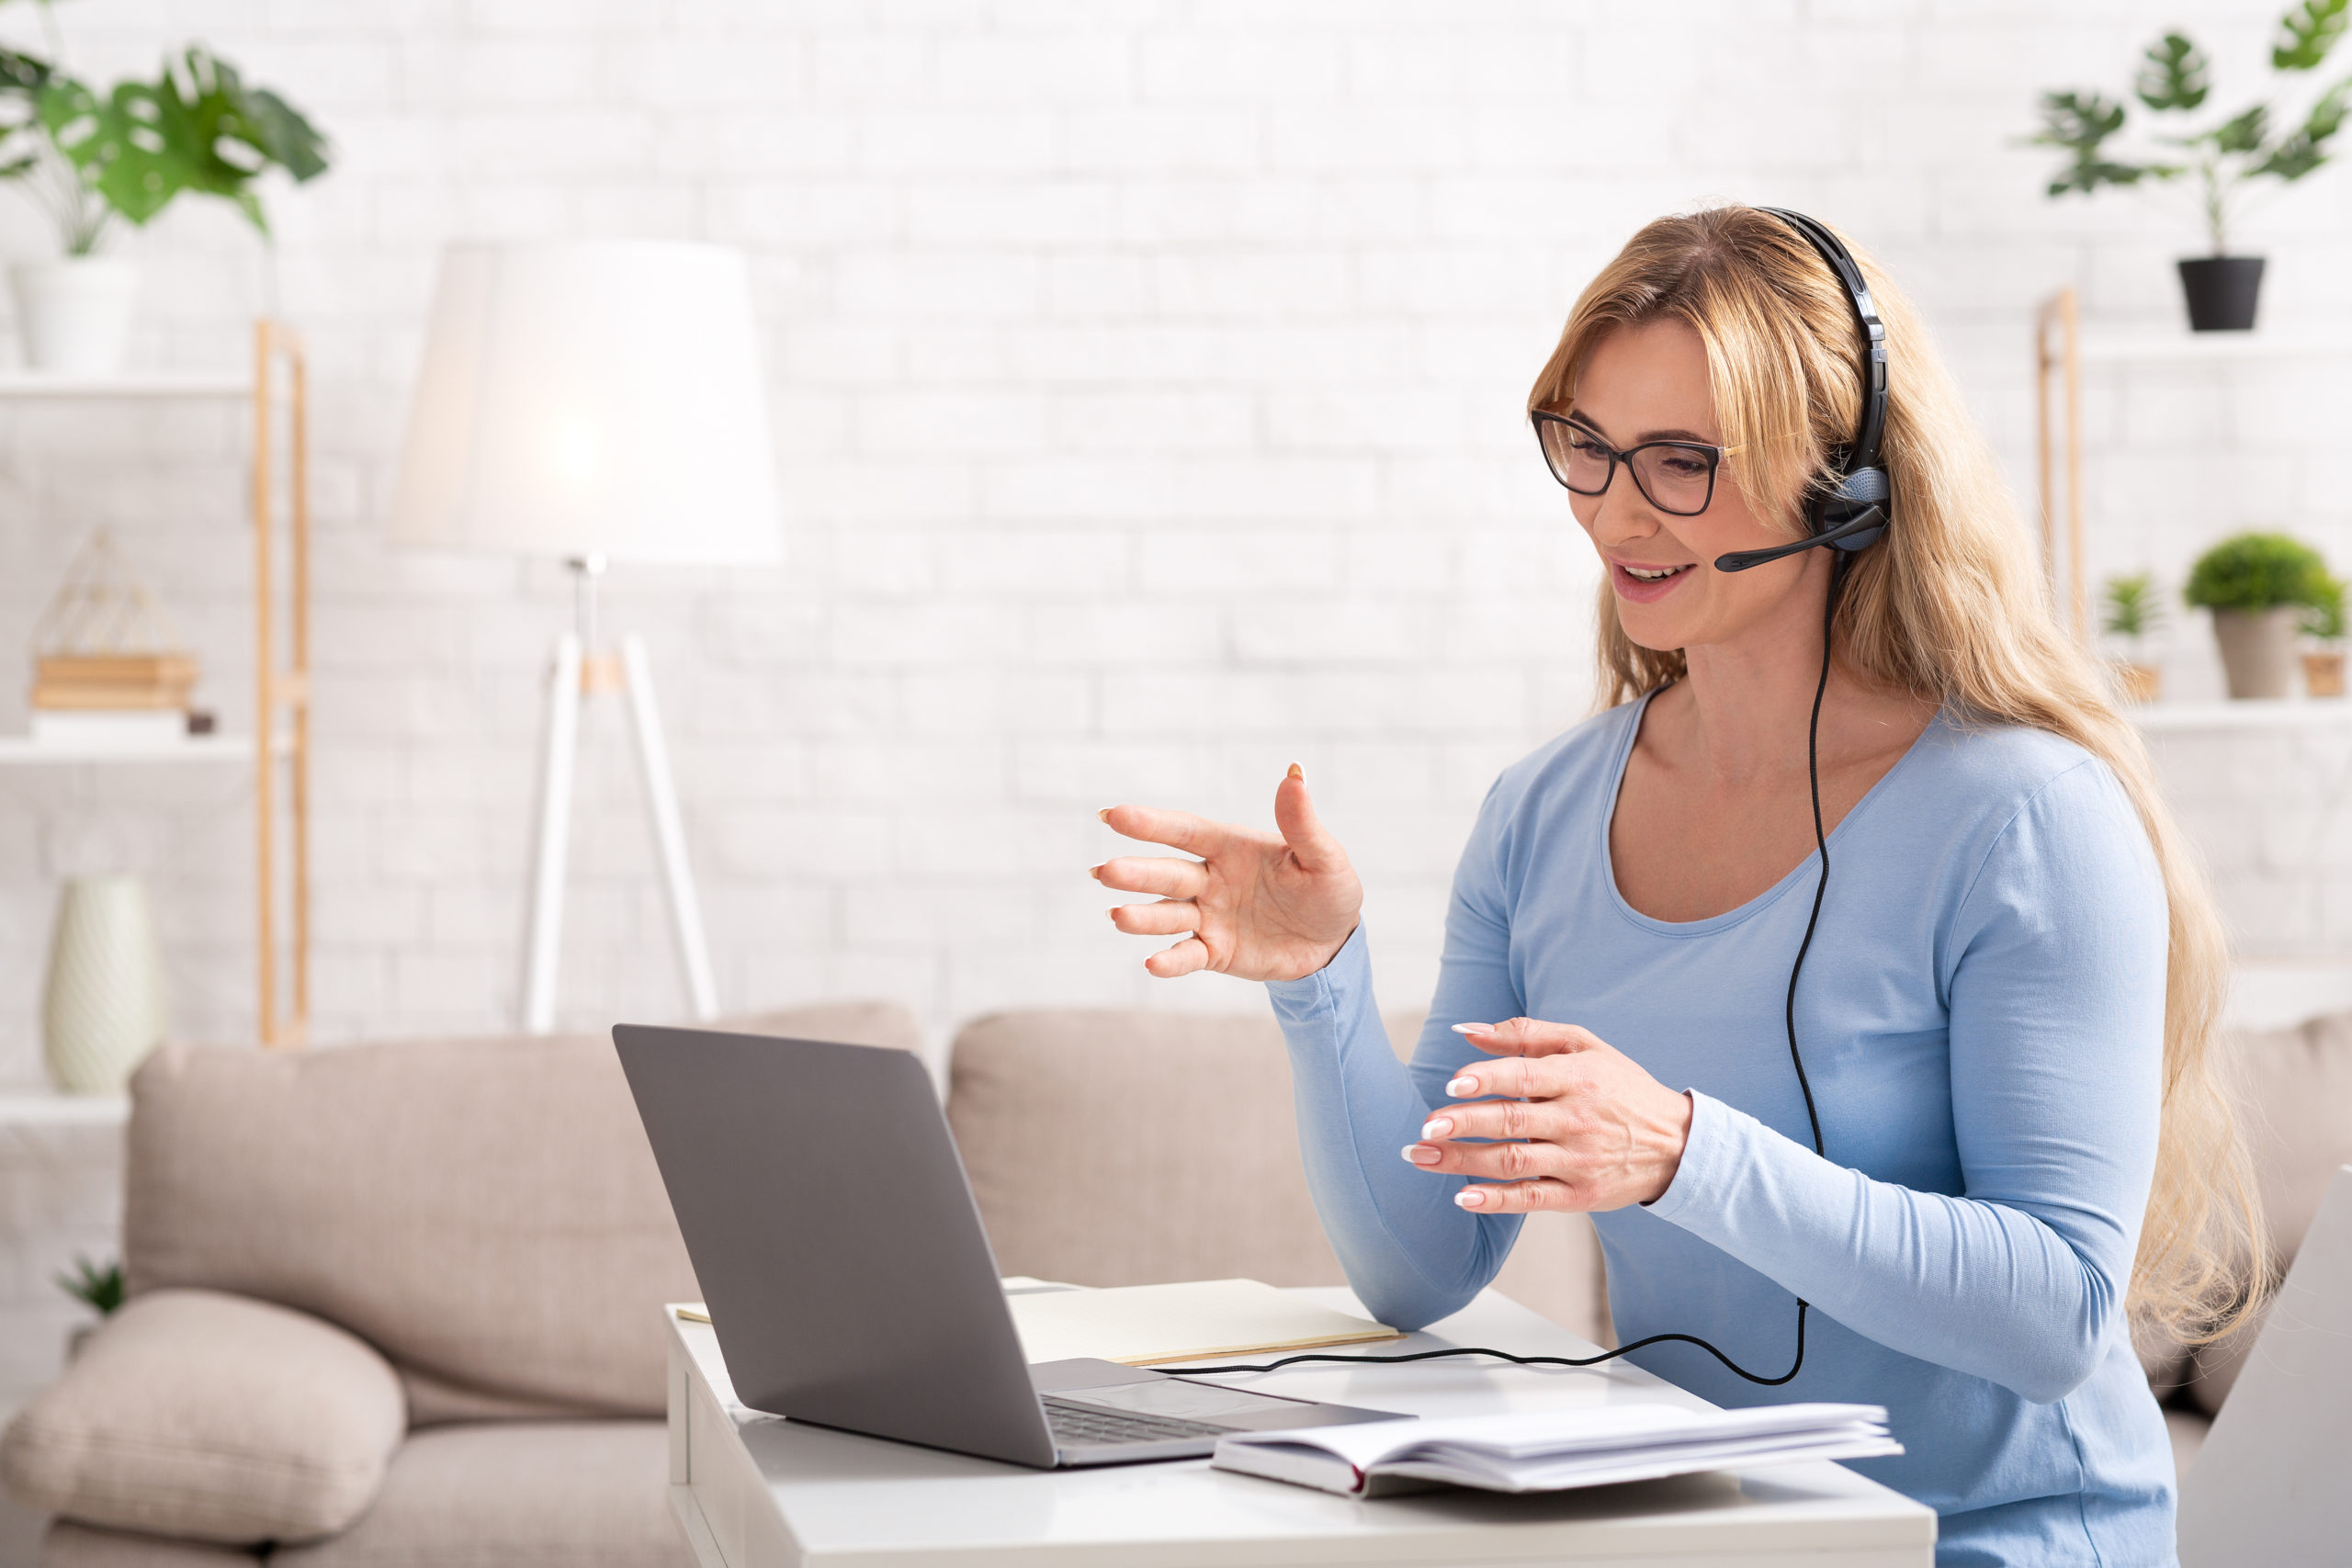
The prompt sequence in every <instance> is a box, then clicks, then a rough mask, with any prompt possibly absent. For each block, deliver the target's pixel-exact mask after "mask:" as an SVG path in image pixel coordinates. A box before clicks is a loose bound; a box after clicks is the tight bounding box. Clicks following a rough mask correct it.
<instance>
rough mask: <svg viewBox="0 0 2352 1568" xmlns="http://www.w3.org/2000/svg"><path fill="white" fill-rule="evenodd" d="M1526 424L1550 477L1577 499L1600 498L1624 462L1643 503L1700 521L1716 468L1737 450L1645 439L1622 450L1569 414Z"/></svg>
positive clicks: (1534, 417) (1536, 417) (1533, 416)
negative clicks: (1532, 430)
mask: <svg viewBox="0 0 2352 1568" xmlns="http://www.w3.org/2000/svg"><path fill="white" fill-rule="evenodd" d="M1527 417H1528V420H1529V422H1530V423H1532V424H1533V425H1534V426H1535V440H1536V444H1537V445H1538V446H1542V447H1543V448H1544V464H1545V465H1546V466H1547V467H1549V468H1551V470H1552V477H1553V478H1554V479H1557V480H1559V481H1560V482H1561V483H1562V484H1564V485H1566V487H1567V488H1568V489H1569V490H1570V491H1573V492H1574V493H1576V494H1577V495H1601V494H1605V493H1606V492H1607V491H1608V489H1609V485H1610V481H1611V480H1612V479H1615V478H1616V477H1617V465H1618V464H1620V463H1623V464H1624V465H1625V467H1626V468H1627V470H1628V471H1630V472H1631V473H1632V474H1633V476H1634V488H1635V489H1637V490H1639V491H1641V492H1642V496H1643V499H1645V501H1647V502H1649V503H1650V504H1651V505H1652V506H1655V507H1657V509H1658V510H1659V511H1660V512H1663V513H1667V514H1668V515H1669V516H1673V517H1696V516H1697V515H1699V513H1702V512H1704V511H1706V510H1707V508H1708V506H1709V505H1711V504H1712V503H1713V501H1714V499H1715V470H1716V469H1717V468H1721V467H1722V466H1723V460H1724V458H1725V457H1730V456H1731V455H1732V454H1733V453H1734V452H1736V451H1738V450H1739V448H1738V447H1736V446H1706V445H1704V444H1703V443H1702V442H1697V441H1645V442H1643V443H1642V444H1641V445H1640V446H1629V447H1627V448H1626V449H1625V450H1623V451H1622V452H1621V451H1619V450H1618V449H1617V448H1616V447H1614V446H1611V445H1609V443H1608V442H1606V441H1603V440H1602V439H1601V438H1600V436H1599V435H1596V434H1593V432H1592V431H1591V430H1590V429H1589V427H1587V426H1585V425H1581V424H1577V423H1575V422H1573V421H1571V420H1570V419H1568V418H1567V417H1566V415H1563V414H1556V413H1547V412H1544V410H1542V409H1537V410H1535V411H1534V412H1532V413H1530V414H1529V415H1528V416H1527Z"/></svg>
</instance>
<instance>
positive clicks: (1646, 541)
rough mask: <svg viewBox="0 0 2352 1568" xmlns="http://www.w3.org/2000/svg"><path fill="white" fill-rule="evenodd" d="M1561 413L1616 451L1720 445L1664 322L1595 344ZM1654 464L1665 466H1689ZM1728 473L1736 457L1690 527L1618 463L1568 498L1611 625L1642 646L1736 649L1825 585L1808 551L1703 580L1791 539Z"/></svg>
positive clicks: (1699, 362) (1703, 379) (1693, 337)
mask: <svg viewBox="0 0 2352 1568" xmlns="http://www.w3.org/2000/svg"><path fill="white" fill-rule="evenodd" d="M1567 412H1570V413H1571V414H1572V416H1573V417H1574V418H1575V420H1576V422H1577V423H1578V424H1580V425H1582V426H1584V427H1586V428H1587V429H1589V430H1590V431H1591V432H1592V433H1593V434H1596V435H1597V436H1598V437H1599V438H1600V440H1601V441H1603V442H1605V443H1607V444H1608V445H1609V446H1612V447H1615V448H1616V449H1618V450H1619V451H1623V450H1625V449H1626V448H1628V447H1632V446H1640V445H1642V444H1643V443H1644V442H1647V441H1691V442H1697V443H1699V444H1700V445H1702V446H1722V445H1723V439H1724V437H1723V431H1722V428H1721V427H1720V426H1719V425H1718V424H1717V423H1715V400H1714V395H1713V392H1712V391H1711V390H1710V389H1709V388H1708V385H1707V350H1706V345H1705V344H1703V343H1702V342H1701V341H1700V339H1699V334H1698V333H1696V332H1695V331H1693V330H1692V329H1691V327H1690V326H1689V325H1688V324H1687V323H1685V322H1682V321H1674V320H1670V319H1665V318H1661V319H1659V320H1657V321H1648V322H1645V323H1644V324H1643V325H1641V326H1637V327H1623V328H1620V329H1619V330H1617V331H1616V332H1613V333H1610V334H1609V335H1608V336H1607V337H1605V338H1603V339H1602V340H1601V341H1600V345H1599V346H1598V347H1596V348H1595V349H1594V350H1593V351H1592V353H1591V355H1590V356H1589V357H1588V358H1587V359H1586V361H1585V364H1584V367H1583V371H1582V373H1581V374H1580V375H1579V376H1578V377H1577V389H1576V403H1575V407H1574V408H1573V409H1572V410H1570V411H1567ZM1666 456H1667V457H1668V460H1669V461H1672V462H1676V463H1684V464H1687V463H1689V462H1690V460H1691V459H1690V458H1689V457H1676V456H1674V455H1671V454H1668V455H1666ZM1738 471H1739V458H1738V457H1736V456H1734V457H1726V458H1724V459H1723V461H1722V464H1721V467H1720V468H1719V470H1718V472H1717V473H1716V475H1715V485H1714V494H1713V499H1711V500H1710V501H1709V502H1707V507H1706V510H1705V511H1703V512H1702V513H1699V514H1698V515H1697V516H1695V517H1678V516H1675V515H1673V514H1672V513H1667V512H1662V511H1660V510H1659V509H1658V508H1657V506H1655V505H1653V504H1651V502H1650V500H1649V498H1648V497H1647V496H1645V495H1644V494H1643V493H1642V491H1641V489H1640V487H1639V486H1637V485H1635V484H1634V476H1633V474H1632V473H1631V472H1630V471H1629V470H1628V469H1627V468H1626V466H1625V465H1624V464H1623V463H1619V464H1618V465H1617V467H1616V472H1615V474H1614V475H1613V476H1612V477H1611V479H1610V481H1609V489H1608V491H1606V492H1605V493H1603V494H1600V495H1577V494H1576V493H1575V492H1573V491H1571V492H1570V493H1569V498H1568V503H1569V506H1570V507H1571V509H1572V510H1574V512H1575V513H1576V518H1577V522H1578V523H1580V524H1582V525H1584V530H1585V532H1586V533H1587V534H1588V535H1589V536H1591V538H1592V547H1593V548H1594V549H1596V550H1598V551H1600V558H1601V561H1602V564H1603V567H1604V569H1605V570H1607V571H1608V573H1609V585H1610V587H1611V589H1612V590H1613V591H1614V592H1615V593H1616V598H1617V616H1618V620H1619V622H1620V624H1621V625H1623V626H1624V628H1625V635H1626V636H1627V637H1631V638H1632V639H1633V640H1634V642H1636V643H1638V644H1640V645H1641V646H1642V647H1644V648H1649V649H1678V648H1679V649H1691V648H1698V647H1702V646H1705V645H1707V644H1710V643H1723V642H1730V641H1733V640H1736V638H1738V637H1740V636H1741V635H1742V634H1743V633H1745V632H1747V631H1750V630H1752V629H1754V628H1756V627H1758V626H1761V625H1764V624H1766V623H1769V622H1773V621H1777V620H1778V619H1780V618H1781V616H1782V615H1786V614H1787V613H1788V612H1789V611H1790V610H1791V609H1792V607H1793V606H1792V599H1793V598H1794V596H1795V595H1797V594H1798V592H1800V591H1801V589H1802V588H1803V586H1804V584H1805V583H1806V582H1807V581H1808V579H1809V578H1810V577H1811V576H1813V575H1815V574H1825V575H1826V564H1825V563H1824V561H1823V560H1822V559H1821V557H1822V552H1821V551H1819V550H1805V551H1803V552H1801V553H1799V554H1798V555H1795V556H1792V557H1787V558H1783V559H1781V560H1777V561H1768V562H1766V563H1765V564H1764V565H1762V566H1758V567H1753V568H1751V569H1749V570H1747V571H1741V572H1725V571H1717V570H1715V567H1714V560H1715V558H1716V557H1717V556H1719V555H1723V554H1724V553H1726V552H1728V551H1732V550H1754V549H1763V548H1767V547H1770V546H1773V545H1781V544H1786V543H1787V542H1788V541H1789V538H1790V535H1789V534H1788V533H1787V531H1786V530H1785V529H1775V528H1773V527H1770V526H1769V525H1767V524H1766V523H1765V521H1764V520H1763V519H1762V518H1760V517H1758V515H1757V514H1756V513H1754V512H1752V511H1750V510H1749V508H1748V503H1747V496H1746V495H1744V494H1743V493H1741V491H1740V488H1739V485H1738V483H1737V482H1736V476H1737V474H1738ZM1653 488H1659V487H1657V486H1654V487H1653ZM1668 499H1669V500H1671V499H1672V498H1671V497H1670V496H1669V497H1668ZM1660 573H1663V574H1665V575H1663V576H1660V575H1658V574H1660Z"/></svg>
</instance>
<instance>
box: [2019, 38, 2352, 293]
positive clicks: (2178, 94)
mask: <svg viewBox="0 0 2352 1568" xmlns="http://www.w3.org/2000/svg"><path fill="white" fill-rule="evenodd" d="M2347 21H2352V0H2301V4H2299V5H2297V6H2295V7H2294V8H2293V9H2291V10H2290V11H2289V12H2287V14H2286V15H2285V16H2283V17H2279V18H2278V33H2277V36H2276V37H2275V38H2274V39H2273V40H2272V43H2271V48H2270V67H2271V70H2272V71H2273V72H2274V73H2277V74H2278V78H2279V82H2280V85H2281V87H2282V88H2285V87H2288V86H2290V85H2291V84H2297V83H2304V82H2311V81H2312V79H2313V78H2314V77H2315V76H2316V75H2317V74H2318V73H2319V71H2320V69H2321V67H2322V66H2324V65H2325V64H2326V63H2327V61H2328V58H2329V56H2330V55H2331V54H2332V53H2333V52H2334V51H2335V45H2336V42H2337V40H2339V39H2341V38H2342V37H2343V36H2344V31H2345V28H2346V23H2347ZM2211 92H2212V65H2211V61H2210V60H2209V59H2208V58H2207V56H2206V53H2205V51H2203V50H2202V49H2200V48H2199V47H2198V46H2197V44H2196V43H2195V42H2194V41H2193V40H2192V39H2189V38H2188V35H2187V34H2185V33H2177V32H2170V33H2166V34H2165V36H2164V37H2162V38H2160V39H2157V40H2156V41H2155V42H2154V43H2152V44H2150V45H2149V46H2148V48H2147V50H2146V51H2145V52H2144V53H2143V55H2142V56H2141V61H2140V70H2139V73H2138V74H2137V75H2136V76H2135V77H2134V79H2133V81H2132V84H2131V96H2133V97H2134V98H2136V99H2138V100H2139V102H2140V104H2141V106H2142V107H2144V108H2146V109H2147V110H2148V111H2149V113H2150V114H2151V115H2152V116H2153V117H2155V120H2154V123H2155V124H2156V125H2158V126H2161V127H2165V128H2167V129H2165V130H2158V131H2156V132H2155V133H2154V135H2153V136H2152V137H2151V138H2150V141H2152V142H2153V147H2148V148H2143V149H2142V150H2141V151H2139V152H2136V153H2135V152H2128V151H2119V150H2117V149H2116V148H2115V147H2113V146H2112V145H2111V143H2112V142H2113V141H2114V139H2115V138H2116V137H2117V136H2119V135H2120V134H2121V132H2122V131H2123V129H2124V126H2125V124H2126V122H2127V121H2128V120H2129V118H2130V114H2131V111H2130V108H2129V106H2128V105H2126V104H2125V102H2124V101H2123V100H2122V99H2121V98H2113V99H2110V98H2109V97H2107V96H2105V95H2104V94H2101V93H2098V92H2085V91H2082V90H2080V89H2075V90H2070V91H2065V92H2052V93H2044V94H2043V95H2042V96H2041V131H2040V133H2039V134H2037V135H2035V136H2033V137H2032V138H2030V141H2032V142H2033V143H2034V144H2036V145H2039V146H2043V147H2056V148H2059V149H2061V150H2063V151H2064V152H2065V153H2066V154H2067V162H2066V163H2065V164H2064V166H2062V167H2061V168H2060V169H2059V170H2058V172H2057V174H2056V175H2054V176H2052V179H2051V182H2050V188H2049V194H2050V196H2051V197H2053V198H2054V197H2063V196H2066V195H2069V194H2071V193H2079V194H2081V195H2083V196H2089V195H2091V194H2092V193H2094V192H2096V191H2098V190H2099V189H2101V188H2103V187H2106V186H2140V185H2143V184H2154V185H2165V184H2171V183H2173V182H2185V183H2186V184H2188V186H2192V187H2193V188H2194V190H2195V192H2196V197H2197V206H2198V209H2199V214H2200V216H2201V217H2202V219H2203V226H2204V229H2205V234H2206V238H2207V240H2208V241H2209V242H2210V243H2211V247H2212V250H2211V254H2210V255H2207V256H2203V257H2198V258H2192V259H2189V260H2185V261H2183V262H2181V263H2180V277H2181V286H2182V288H2183V290H2184V291H2185V292H2186V294H2187V295H2188V315H2189V325H2190V326H2191V327H2193V328H2195V329H2196V330H2197V331H2199V332H2212V331H2244V330H2245V329H2247V328H2249V327H2251V326H2253V325H2254V315H2255V305H2256V299H2257V297H2258V294H2259V291H2260V288H2261V286H2262V266H2263V258H2261V257H2260V256H2233V255H2231V254H2229V245H2230V223H2231V220H2232V218H2233V216H2234V215H2235V212H2236V209H2237V207H2238V204H2239V202H2240V201H2241V200H2242V199H2243V198H2244V197H2245V195H2246V194H2247V193H2248V192H2250V191H2251V190H2253V189H2255V188H2256V186H2258V185H2259V184H2261V183H2262V182H2265V181H2271V182H2276V183H2277V184H2279V185H2291V184H2293V183H2294V182H2296V181H2297V180H2300V179H2302V178H2303V177H2304V176H2305V175H2310V174H2311V173H2312V171H2314V170H2316V169H2318V168H2319V167H2321V166H2322V165H2323V164H2325V163H2326V162H2327V161H2328V159H2329V158H2330V157H2332V156H2333V155H2334V153H2333V143H2334V142H2335V136H2336V133H2337V132H2338V131H2339V130H2342V129H2343V127H2344V117H2345V115H2346V112H2347V111H2348V110H2352V75H2346V76H2344V77H2342V78H2340V79H2338V80H2336V81H2335V82H2334V83H2333V84H2331V85H2326V86H2324V87H2315V88H2311V89H2306V90H2304V92H2303V93H2301V95H2299V96H2301V98H2303V99H2305V100H2307V101H2304V102H2302V103H2301V107H2300V108H2297V109H2293V110H2292V111H2291V112H2281V106H2279V105H2277V104H2273V103H2271V102H2269V101H2267V100H2263V101H2257V102H2256V103H2253V104H2250V105H2248V106H2246V107H2244V108H2241V109H2239V110H2238V111H2237V112H2236V113H2234V114H2232V115H2228V116H2226V117H2224V118H2218V119H2215V118H2210V117H2207V116H2206V115H2205V107H2206V100H2207V99H2208V98H2209V97H2210V96H2211Z"/></svg>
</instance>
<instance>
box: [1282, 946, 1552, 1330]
mask: <svg viewBox="0 0 2352 1568" xmlns="http://www.w3.org/2000/svg"><path fill="white" fill-rule="evenodd" d="M1267 990H1268V991H1269V992H1270V993H1271V994H1272V998H1273V1004H1274V1012H1275V1016H1276V1017H1278V1018H1279V1019H1280V1020H1281V1021H1282V1026H1283V1035H1284V1037H1285V1038H1286V1039H1287V1040H1288V1041H1289V1043H1290V1063H1291V1082H1292V1086H1293V1090H1294V1092H1295V1097H1296V1101H1297V1107H1298V1132H1299V1150H1300V1154H1301V1156H1302V1157H1303V1159H1304V1160H1305V1163H1306V1182H1307V1188H1308V1190H1310V1191H1311V1192H1312V1193H1313V1195H1314V1198H1315V1208H1316V1212H1317V1214H1319V1215H1320V1216H1321V1217H1322V1221H1323V1229H1324V1232H1325V1234H1326V1235H1329V1237H1330V1239H1331V1246H1332V1249H1333V1250H1334V1251H1336V1252H1337V1253H1338V1254H1339V1257H1340V1266H1341V1267H1342V1268H1344V1269H1346V1270H1347V1274H1348V1282H1349V1284H1351V1286H1353V1287H1354V1289H1355V1292H1356V1296H1357V1299H1359V1300H1360V1301H1362V1302H1363V1304H1364V1307H1365V1310H1367V1311H1369V1312H1370V1313H1372V1314H1373V1315H1374V1317H1377V1318H1378V1319H1379V1320H1380V1321H1381V1322H1383V1323H1385V1324H1387V1325H1390V1326H1391V1327H1395V1328H1403V1329H1414V1328H1419V1327H1421V1326H1422V1325H1425V1324H1429V1323H1433V1322H1435V1321H1436V1320H1437V1319H1439V1318H1441V1317H1444V1316H1446V1315H1448V1314H1452V1313H1453V1312H1456V1311H1458V1310H1460V1309H1461V1308H1462V1307H1463V1306H1464V1305H1465V1304H1467V1303H1468V1302H1469V1300H1470V1298H1471V1297H1473V1296H1475V1295H1476V1294H1477V1293H1478V1292H1479V1291H1480V1290H1481V1289H1483V1288H1484V1287H1485V1286H1486V1284H1487V1281H1488V1280H1491V1279H1493V1278H1494V1276H1495V1271H1496V1270H1497V1269H1499V1268H1501V1267H1502V1261H1503V1258H1505V1257H1506V1256H1508V1255H1509V1253H1510V1245H1511V1242H1512V1240H1513V1239H1514V1238H1515V1237H1516V1236H1517V1235H1518V1232H1519V1220H1518V1218H1517V1217H1516V1216H1510V1217H1504V1216H1480V1215H1476V1214H1472V1213H1468V1212H1467V1211H1465V1210H1463V1209H1461V1208H1458V1207H1456V1206H1455V1204H1454V1202H1453V1194H1454V1191H1455V1190H1457V1189H1458V1188H1460V1187H1461V1186H1462V1185H1463V1183H1462V1182H1461V1181H1460V1180H1459V1179H1442V1178H1432V1177H1430V1176H1428V1175H1425V1174H1423V1173H1421V1172H1420V1171H1419V1170H1417V1169H1415V1168H1413V1167H1412V1166H1410V1165H1408V1164H1407V1163H1406V1162H1405V1161H1404V1160H1403V1159H1401V1158H1399V1157H1398V1156H1399V1151H1401V1150H1402V1148H1403V1147H1404V1145H1407V1144H1408V1143H1411V1142H1412V1141H1413V1140H1414V1139H1415V1138H1416V1137H1418V1136H1419V1131H1420V1126H1421V1123H1422V1122H1423V1121H1424V1120H1426V1119H1427V1117H1428V1114H1429V1110H1430V1106H1429V1102H1428V1101H1427V1100H1423V1099H1422V1097H1421V1095H1420V1093H1419V1090H1418V1089H1415V1087H1414V1085H1413V1082H1412V1079H1411V1077H1409V1076H1408V1074H1407V1072H1406V1069H1405V1066H1404V1064H1403V1063H1401V1062H1399V1061H1398V1060H1397V1057H1396V1055H1395V1053H1394V1052H1392V1051H1391V1050H1390V1049H1389V1044H1388V1036H1387V1032H1386V1031H1385V1029H1384V1028H1383V1027H1382V1025H1381V1021H1380V1010H1379V1008H1378V1006H1377V1004H1376V1002H1375V1001H1374V996H1373V987H1372V967H1371V961H1370V958H1369V956H1368V953H1367V951H1366V948H1365V944H1364V933H1363V930H1362V929H1361V928H1359V929H1358V930H1357V931H1356V932H1355V934H1354V935H1353V936H1351V937H1350V938H1349V939H1348V942H1347V943H1346V945H1345V946H1343V947H1342V948H1340V952H1339V953H1338V954H1337V955H1336V956H1335V957H1333V959H1332V960H1331V962H1330V963H1329V964H1328V965H1326V966H1325V967H1324V968H1323V969H1321V970H1319V971H1318V972H1317V973H1316V974H1313V975H1310V976H1306V978H1305V979H1301V980H1290V981H1283V982H1278V983H1275V984H1272V985H1269V986H1268V987H1267Z"/></svg>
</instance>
